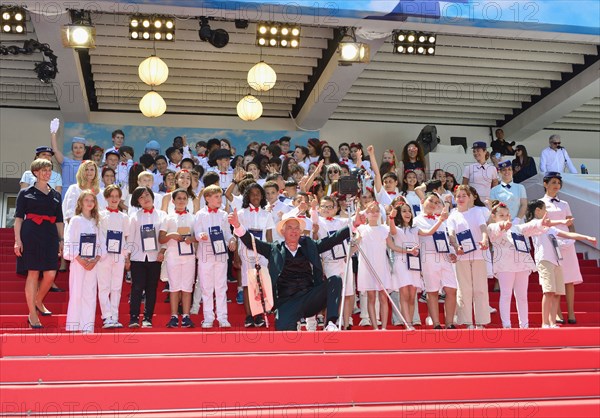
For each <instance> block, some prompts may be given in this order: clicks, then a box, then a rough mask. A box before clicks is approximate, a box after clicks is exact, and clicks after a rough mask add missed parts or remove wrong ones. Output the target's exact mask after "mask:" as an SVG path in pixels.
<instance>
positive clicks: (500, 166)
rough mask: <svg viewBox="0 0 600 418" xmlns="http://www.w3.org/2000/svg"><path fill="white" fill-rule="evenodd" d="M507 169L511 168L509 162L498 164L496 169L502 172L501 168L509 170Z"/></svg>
mask: <svg viewBox="0 0 600 418" xmlns="http://www.w3.org/2000/svg"><path fill="white" fill-rule="evenodd" d="M509 167H512V163H511V162H510V161H509V160H506V161H502V162H500V163H498V168H499V169H500V170H502V169H503V168H509Z"/></svg>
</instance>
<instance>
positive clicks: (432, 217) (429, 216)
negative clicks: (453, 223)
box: [425, 215, 435, 219]
mask: <svg viewBox="0 0 600 418" xmlns="http://www.w3.org/2000/svg"><path fill="white" fill-rule="evenodd" d="M425 218H426V219H435V215H425Z"/></svg>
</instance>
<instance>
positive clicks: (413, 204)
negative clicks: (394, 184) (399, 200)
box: [402, 170, 421, 216]
mask: <svg viewBox="0 0 600 418" xmlns="http://www.w3.org/2000/svg"><path fill="white" fill-rule="evenodd" d="M418 186H419V181H418V179H417V173H415V172H414V170H406V171H405V172H404V177H403V179H402V196H404V199H405V200H406V203H408V205H409V206H410V208H411V209H412V212H413V215H414V216H417V215H418V214H419V213H421V198H419V196H418V195H417V193H416V192H415V188H416V187H418Z"/></svg>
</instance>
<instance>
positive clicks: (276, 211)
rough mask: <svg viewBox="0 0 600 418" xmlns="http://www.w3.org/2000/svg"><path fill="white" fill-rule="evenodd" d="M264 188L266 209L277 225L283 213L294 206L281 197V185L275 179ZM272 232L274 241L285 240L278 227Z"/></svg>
mask: <svg viewBox="0 0 600 418" xmlns="http://www.w3.org/2000/svg"><path fill="white" fill-rule="evenodd" d="M263 188H264V190H265V196H266V198H267V207H266V210H267V212H269V213H270V214H271V218H272V219H273V224H275V225H277V223H278V222H279V221H280V220H281V219H282V218H283V215H285V214H286V213H288V212H289V211H290V210H292V207H291V206H290V205H288V204H286V203H284V202H282V201H281V200H280V199H279V186H278V185H277V183H275V182H274V181H268V182H266V183H265V185H264V186H263ZM240 209H241V208H240ZM272 234H273V241H282V240H283V237H282V236H281V235H279V233H278V232H277V228H273V230H272Z"/></svg>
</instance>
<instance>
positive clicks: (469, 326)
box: [467, 324, 475, 329]
mask: <svg viewBox="0 0 600 418" xmlns="http://www.w3.org/2000/svg"><path fill="white" fill-rule="evenodd" d="M467 329H475V325H473V324H471V325H468V326H467Z"/></svg>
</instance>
